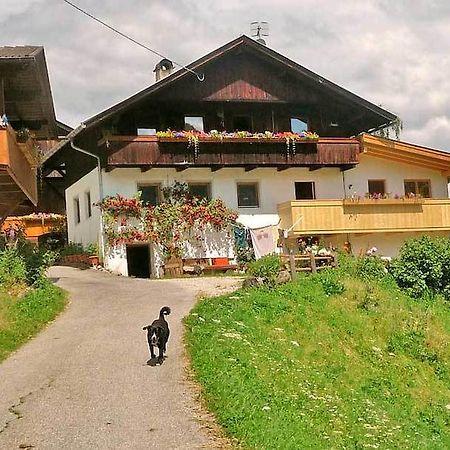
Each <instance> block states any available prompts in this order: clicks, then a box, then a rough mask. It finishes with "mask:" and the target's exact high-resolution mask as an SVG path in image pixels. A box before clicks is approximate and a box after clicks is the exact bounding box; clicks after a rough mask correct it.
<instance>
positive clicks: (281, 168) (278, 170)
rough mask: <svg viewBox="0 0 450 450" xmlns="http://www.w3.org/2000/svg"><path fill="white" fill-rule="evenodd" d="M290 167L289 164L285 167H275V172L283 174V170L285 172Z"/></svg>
mask: <svg viewBox="0 0 450 450" xmlns="http://www.w3.org/2000/svg"><path fill="white" fill-rule="evenodd" d="M291 167H292V166H290V165H289V164H287V165H286V166H278V167H277V172H283V170H287V169H290V168H291Z"/></svg>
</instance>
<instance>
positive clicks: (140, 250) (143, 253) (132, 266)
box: [127, 244, 151, 278]
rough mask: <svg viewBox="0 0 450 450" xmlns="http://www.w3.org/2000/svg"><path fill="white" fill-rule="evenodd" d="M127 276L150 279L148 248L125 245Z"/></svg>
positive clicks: (147, 246)
mask: <svg viewBox="0 0 450 450" xmlns="http://www.w3.org/2000/svg"><path fill="white" fill-rule="evenodd" d="M127 266H128V276H129V277H136V278H150V272H151V270H150V246H149V245H147V244H146V245H127Z"/></svg>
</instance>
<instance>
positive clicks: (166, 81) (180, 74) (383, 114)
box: [84, 35, 397, 128]
mask: <svg viewBox="0 0 450 450" xmlns="http://www.w3.org/2000/svg"><path fill="white" fill-rule="evenodd" d="M238 47H246V48H248V49H251V50H252V51H254V52H257V53H258V54H260V55H262V56H264V57H266V58H268V59H270V60H272V61H274V62H277V63H279V64H282V65H284V66H285V68H286V69H288V70H291V71H293V72H294V73H296V74H297V75H299V76H303V77H306V78H307V79H309V80H311V81H312V82H314V83H317V84H318V85H319V86H320V88H321V89H325V90H327V91H329V92H330V93H333V94H335V95H338V96H340V97H342V98H345V99H346V100H348V101H350V102H353V103H356V104H358V105H359V106H360V107H363V108H365V109H366V110H368V111H370V112H372V113H374V114H376V115H378V116H379V117H380V118H381V119H382V122H383V123H386V124H388V123H390V122H392V121H393V120H395V119H397V116H396V115H395V114H392V113H391V112H389V111H386V110H385V109H383V108H380V107H379V106H377V105H374V104H373V103H371V102H369V101H367V100H364V99H363V98H361V97H359V96H357V95H355V94H353V93H351V92H350V91H348V90H346V89H344V88H342V87H340V86H338V85H337V84H335V83H333V82H331V81H329V80H327V79H325V78H323V77H321V76H320V75H317V74H316V73H314V72H312V71H311V70H309V69H306V68H305V67H303V66H301V65H300V64H297V63H296V62H294V61H292V60H290V59H289V58H286V57H285V56H283V55H281V54H280V53H277V52H275V51H274V50H271V49H270V48H268V47H266V46H265V45H262V44H260V43H258V42H256V41H254V40H253V39H251V38H249V37H247V36H245V35H243V36H240V37H238V38H237V39H234V40H233V41H231V42H229V43H227V44H225V45H224V46H222V47H220V48H218V49H217V50H214V51H212V52H211V53H208V54H207V55H205V56H203V57H202V58H200V59H198V60H196V61H194V62H193V63H191V64H189V65H188V66H187V68H188V69H190V70H191V71H196V72H201V71H202V67H204V66H205V65H206V64H208V63H210V62H212V61H214V60H216V59H218V58H220V57H221V56H223V55H225V54H226V53H229V52H231V51H232V50H234V49H237V48H238ZM186 76H191V77H192V76H194V75H193V74H192V73H191V72H190V71H189V70H187V69H185V68H182V69H179V70H177V71H176V72H174V73H172V74H171V75H169V76H168V77H166V78H163V79H162V80H160V81H158V82H157V83H155V84H152V85H151V86H149V87H148V88H146V89H144V90H142V91H140V92H138V93H137V94H135V95H133V96H131V97H129V98H127V99H126V100H124V101H122V102H120V103H117V104H116V105H114V106H112V107H110V108H108V109H106V110H105V111H103V112H101V113H99V114H97V115H95V116H93V117H91V118H90V119H88V120H86V121H85V122H84V123H85V124H86V126H87V128H89V127H91V126H93V125H95V124H97V123H99V122H101V121H103V120H105V119H107V118H109V117H111V116H112V115H114V114H116V113H118V112H121V111H122V110H124V109H126V108H128V107H130V106H133V105H134V104H136V103H137V102H139V101H141V100H143V99H144V98H146V97H147V96H148V95H150V94H153V93H155V92H157V91H158V90H160V89H162V88H165V87H167V86H168V85H170V84H172V83H174V82H175V81H178V80H180V79H181V78H184V77H186Z"/></svg>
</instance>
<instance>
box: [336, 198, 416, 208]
mask: <svg viewBox="0 0 450 450" xmlns="http://www.w3.org/2000/svg"><path fill="white" fill-rule="evenodd" d="M343 202H344V205H346V206H365V205H422V204H423V203H424V199H423V198H421V197H412V198H344V200H343Z"/></svg>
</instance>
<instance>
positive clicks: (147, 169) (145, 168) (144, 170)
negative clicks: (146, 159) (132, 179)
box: [141, 166, 153, 173]
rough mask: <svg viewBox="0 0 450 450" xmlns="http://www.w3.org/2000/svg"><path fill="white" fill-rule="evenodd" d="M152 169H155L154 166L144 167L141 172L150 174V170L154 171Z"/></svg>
mask: <svg viewBox="0 0 450 450" xmlns="http://www.w3.org/2000/svg"><path fill="white" fill-rule="evenodd" d="M152 167H153V166H142V167H141V172H142V173H145V172H148V171H149V170H151V169H152Z"/></svg>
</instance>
